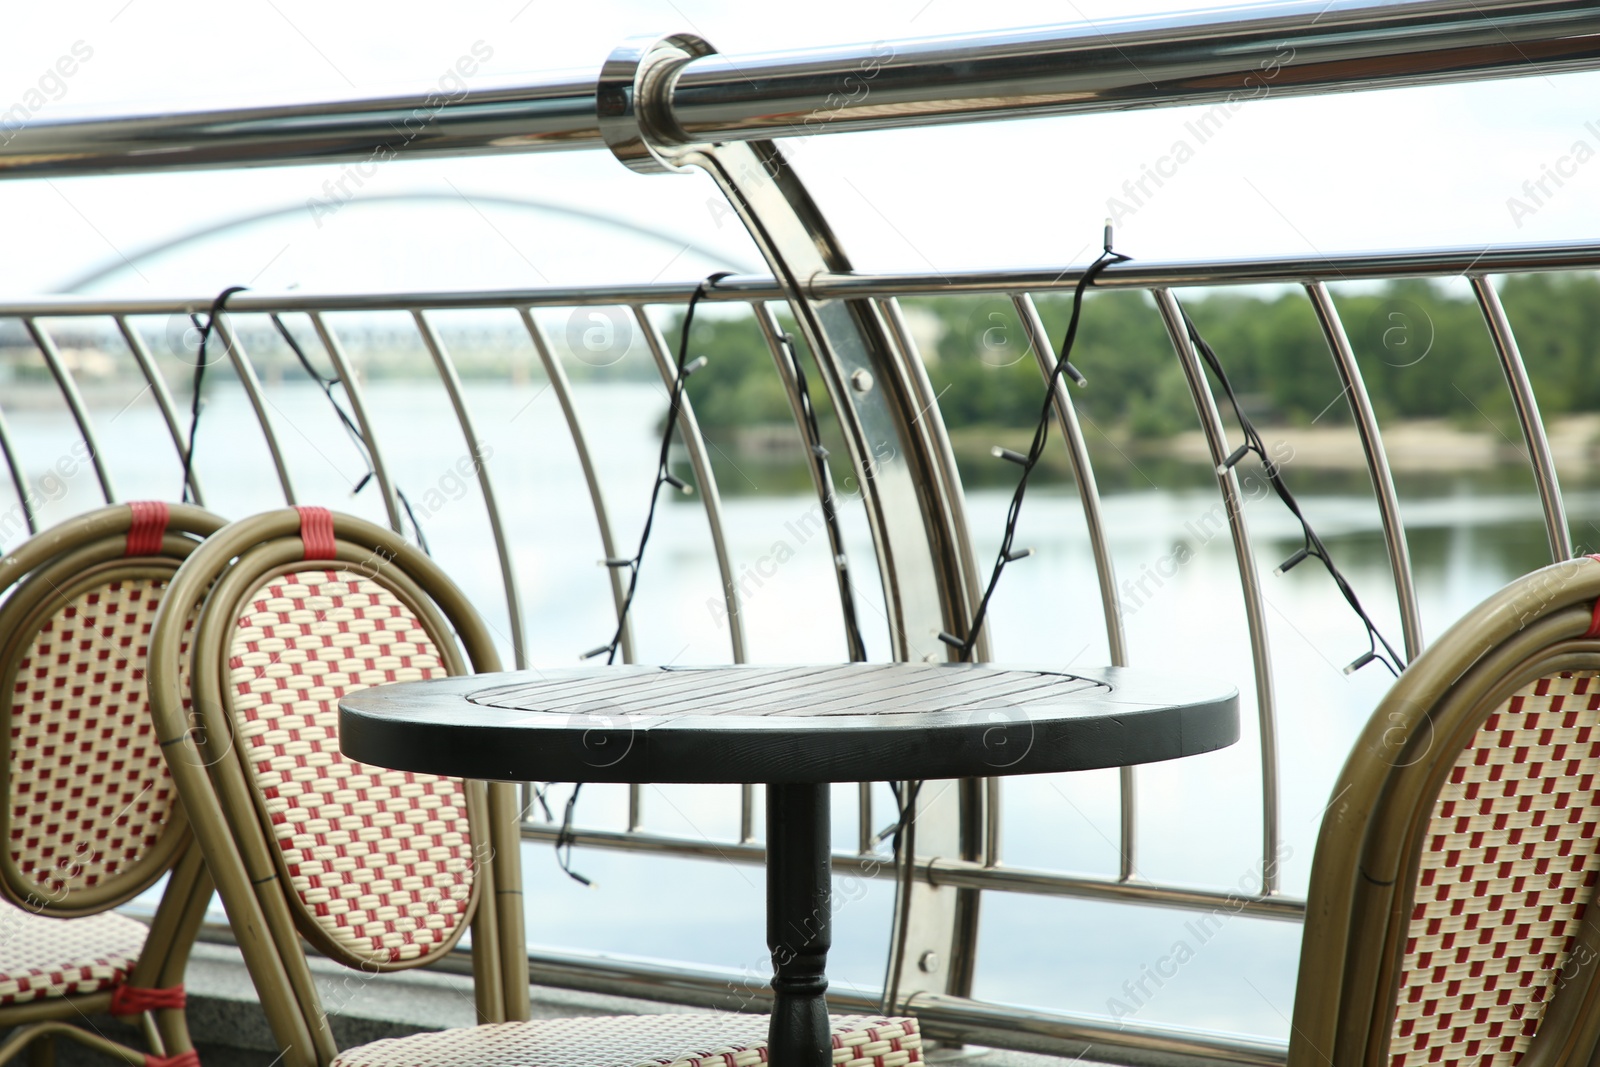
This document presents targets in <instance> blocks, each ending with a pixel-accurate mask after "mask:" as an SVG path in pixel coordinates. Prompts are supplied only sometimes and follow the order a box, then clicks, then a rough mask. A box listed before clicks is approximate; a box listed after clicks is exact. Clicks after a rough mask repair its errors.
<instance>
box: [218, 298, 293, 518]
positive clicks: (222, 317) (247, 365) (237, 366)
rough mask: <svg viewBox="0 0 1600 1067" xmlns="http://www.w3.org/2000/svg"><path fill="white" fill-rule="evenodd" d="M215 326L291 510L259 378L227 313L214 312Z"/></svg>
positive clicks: (286, 473)
mask: <svg viewBox="0 0 1600 1067" xmlns="http://www.w3.org/2000/svg"><path fill="white" fill-rule="evenodd" d="M216 326H217V333H218V334H220V335H221V337H222V344H223V347H225V348H226V349H227V350H228V358H229V359H230V360H232V361H233V369H234V373H236V374H237V375H238V376H239V384H240V385H241V386H243V387H244V395H245V396H246V397H248V398H249V400H250V407H251V409H252V410H253V411H255V413H256V425H257V426H259V427H261V437H262V440H264V441H266V443H267V451H268V452H269V453H271V454H272V465H273V467H275V468H276V469H277V471H278V484H279V485H281V486H282V487H283V502H284V503H285V504H288V505H289V506H291V507H293V506H294V505H295V504H296V503H298V501H296V500H295V498H294V484H293V483H292V482H291V481H290V480H289V464H288V463H287V462H286V461H285V460H284V458H283V449H282V448H281V447H279V445H278V435H277V433H276V432H275V431H274V430H273V429H272V420H271V418H269V417H268V415H267V398H266V396H265V394H263V393H262V391H261V379H260V378H258V377H256V368H255V364H253V363H251V362H250V356H249V354H248V353H246V352H245V350H244V346H243V345H242V344H240V343H239V337H238V335H237V334H235V333H234V332H233V321H232V320H231V319H230V318H229V317H228V313H227V312H225V311H218V312H217V315H216Z"/></svg>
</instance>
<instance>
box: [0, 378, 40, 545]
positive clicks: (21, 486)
mask: <svg viewBox="0 0 1600 1067" xmlns="http://www.w3.org/2000/svg"><path fill="white" fill-rule="evenodd" d="M0 452H4V453H5V454H6V469H7V470H8V471H10V472H11V485H12V487H13V488H15V489H16V491H17V502H18V503H20V504H21V505H22V521H23V522H24V523H26V524H27V527H28V535H29V536H30V537H31V536H33V535H34V534H36V533H38V532H39V521H38V519H37V517H35V515H34V514H33V486H32V485H31V484H29V482H28V476H27V474H25V473H24V472H23V470H22V467H21V466H20V465H19V464H18V463H17V454H16V452H15V451H14V450H13V449H12V447H11V427H10V426H9V425H8V424H7V423H6V413H5V410H4V409H3V408H0Z"/></svg>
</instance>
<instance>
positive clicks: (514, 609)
mask: <svg viewBox="0 0 1600 1067" xmlns="http://www.w3.org/2000/svg"><path fill="white" fill-rule="evenodd" d="M411 317H412V319H413V320H415V322H416V324H417V333H418V334H420V335H421V337H422V343H423V346H424V347H426V348H427V350H428V354H429V355H430V356H432V357H433V365H434V367H435V368H437V369H438V371H439V380H440V381H441V382H443V383H444V391H445V392H446V393H447V394H449V396H450V406H451V407H453V408H454V409H455V412H456V424H457V425H459V426H460V427H461V437H462V439H463V440H465V441H466V444H467V451H468V452H469V453H470V454H471V455H472V466H473V469H474V470H476V471H477V472H478V489H479V490H480V491H481V492H482V493H483V506H484V508H485V509H486V510H487V511H488V513H489V534H490V536H491V537H493V538H494V549H495V555H496V556H497V557H499V560H500V581H501V584H502V585H503V586H504V587H505V593H506V612H507V614H508V616H509V618H510V620H511V653H512V655H513V657H515V661H516V665H517V669H518V670H522V669H523V668H525V667H527V665H528V640H527V636H526V635H525V634H524V632H523V628H522V598H521V595H520V594H519V593H518V592H517V579H516V573H515V571H514V570H513V568H512V563H511V545H510V543H509V542H508V541H507V540H506V531H505V523H504V522H503V521H502V520H501V517H500V505H499V503H498V502H497V501H496V499H495V495H494V481H493V479H491V478H490V476H489V463H488V459H487V457H485V456H484V454H483V449H484V445H483V441H482V440H481V439H480V438H479V437H478V431H477V430H475V429H474V428H473V424H472V412H471V410H470V409H469V408H468V407H467V398H466V394H465V393H464V392H463V391H462V389H461V375H460V374H459V373H458V372H457V370H456V364H455V360H453V359H451V358H450V354H449V353H448V352H447V351H445V347H444V339H443V338H441V337H440V336H439V334H438V331H436V330H435V329H434V328H433V323H432V322H430V321H428V316H427V314H426V312H424V311H423V310H422V309H421V308H413V309H412V310H411ZM532 799H533V798H532V797H531V796H530V797H527V798H525V799H524V802H523V803H524V808H523V810H524V811H526V810H527V808H526V805H527V804H528V803H531V802H532Z"/></svg>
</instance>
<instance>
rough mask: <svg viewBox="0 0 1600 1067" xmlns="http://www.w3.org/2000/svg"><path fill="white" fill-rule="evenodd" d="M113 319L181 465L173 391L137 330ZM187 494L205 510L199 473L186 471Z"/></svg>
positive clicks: (123, 320) (125, 320)
mask: <svg viewBox="0 0 1600 1067" xmlns="http://www.w3.org/2000/svg"><path fill="white" fill-rule="evenodd" d="M112 320H113V321H114V322H116V324H117V330H118V331H119V332H120V333H121V334H122V339H123V340H124V341H126V342H128V351H129V352H131V353H133V359H134V362H135V363H137V364H139V371H140V373H142V374H143V375H144V380H145V381H146V382H148V383H150V392H151V394H152V395H153V396H154V397H155V398H156V407H158V408H160V409H161V418H162V421H164V422H165V423H166V424H167V433H168V434H169V435H170V436H171V437H172V447H173V448H175V449H177V451H178V465H179V466H183V452H184V449H185V448H186V447H187V446H186V444H185V442H184V439H183V424H182V423H180V422H179V421H178V409H177V408H176V407H174V406H173V403H172V391H171V390H170V389H168V388H167V382H166V379H165V378H163V377H162V376H161V371H160V370H159V369H157V367H156V362H155V359H154V358H153V357H152V356H151V355H150V348H149V346H147V345H146V344H145V343H144V338H143V337H141V336H140V335H139V331H138V330H136V329H134V327H133V324H132V323H130V322H129V321H128V317H127V316H126V315H113V316H112ZM189 492H190V493H191V494H192V495H193V496H194V502H195V504H196V506H198V507H205V506H206V501H205V496H204V494H202V493H201V492H200V472H199V471H197V470H195V469H193V468H192V467H191V468H190V470H189Z"/></svg>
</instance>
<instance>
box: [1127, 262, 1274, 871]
mask: <svg viewBox="0 0 1600 1067" xmlns="http://www.w3.org/2000/svg"><path fill="white" fill-rule="evenodd" d="M1153 292H1154V294H1155V298H1156V307H1157V308H1158V309H1160V311H1161V321H1162V323H1163V324H1165V326H1166V328H1167V336H1168V337H1169V338H1171V340H1172V347H1173V350H1174V351H1175V352H1177V354H1178V364H1179V366H1181V367H1182V368H1183V377H1184V380H1185V381H1186V382H1188V384H1189V394H1190V396H1192V397H1193V398H1194V408H1195V413H1196V414H1197V415H1199V417H1200V429H1201V430H1203V431H1204V432H1205V436H1206V445H1207V447H1208V448H1209V449H1210V452H1211V462H1212V464H1213V465H1214V466H1215V468H1216V475H1217V488H1218V489H1219V490H1221V492H1222V500H1223V504H1224V505H1225V506H1226V508H1227V512H1228V530H1229V532H1230V534H1232V537H1233V555H1234V559H1235V561H1236V562H1237V563H1238V565H1239V587H1240V591H1241V592H1242V593H1243V594H1244V616H1245V624H1246V626H1247V627H1248V628H1249V631H1250V659H1251V664H1252V666H1253V667H1254V669H1255V678H1256V716H1257V721H1258V722H1259V724H1260V729H1261V858H1262V874H1261V877H1262V888H1261V891H1262V893H1264V894H1269V895H1270V894H1272V893H1275V892H1277V890H1278V867H1279V864H1278V859H1277V854H1278V837H1279V830H1278V724H1277V723H1278V719H1277V706H1276V699H1275V690H1274V688H1273V685H1272V655H1271V652H1270V651H1269V649H1268V647H1267V611H1266V605H1265V603H1264V601H1263V600H1262V597H1261V579H1260V576H1259V575H1257V574H1256V556H1255V551H1254V549H1252V548H1251V547H1250V531H1249V529H1248V528H1247V527H1246V526H1245V521H1244V499H1243V497H1241V496H1240V495H1239V476H1238V475H1237V474H1235V473H1234V470H1233V468H1232V467H1229V466H1227V465H1226V460H1227V458H1228V451H1229V450H1228V437H1227V431H1226V430H1225V429H1223V426H1222V415H1221V414H1220V413H1219V412H1218V411H1217V398H1216V397H1215V396H1214V395H1213V394H1212V392H1211V386H1210V384H1209V383H1207V381H1206V372H1205V368H1203V367H1202V366H1201V365H1200V358H1199V356H1198V355H1196V353H1195V350H1194V346H1193V345H1192V344H1190V342H1189V332H1188V330H1187V329H1186V328H1185V326H1184V320H1183V311H1182V309H1181V308H1179V307H1178V301H1177V298H1176V297H1174V296H1173V295H1172V292H1171V290H1169V289H1156V290H1154V291H1153Z"/></svg>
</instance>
